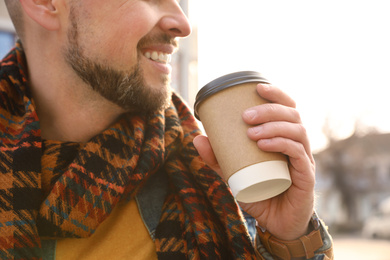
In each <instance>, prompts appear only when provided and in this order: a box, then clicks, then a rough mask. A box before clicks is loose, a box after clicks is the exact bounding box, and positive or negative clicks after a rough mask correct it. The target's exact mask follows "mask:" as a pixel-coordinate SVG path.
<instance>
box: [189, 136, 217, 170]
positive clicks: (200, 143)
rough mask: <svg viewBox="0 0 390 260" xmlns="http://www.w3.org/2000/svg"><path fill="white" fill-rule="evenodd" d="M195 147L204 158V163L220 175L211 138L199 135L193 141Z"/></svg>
mask: <svg viewBox="0 0 390 260" xmlns="http://www.w3.org/2000/svg"><path fill="white" fill-rule="evenodd" d="M193 143H194V146H195V148H196V150H198V153H199V155H200V157H202V159H203V161H204V162H205V163H206V164H207V165H208V166H209V167H210V168H211V169H213V170H214V171H216V172H217V173H218V174H219V175H221V174H220V171H221V169H220V167H219V164H218V161H217V158H216V157H215V154H214V152H213V148H212V147H211V144H210V141H209V138H208V137H207V136H204V135H198V136H196V137H195V138H194V140H193Z"/></svg>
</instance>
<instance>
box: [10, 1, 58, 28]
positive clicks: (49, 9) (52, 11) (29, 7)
mask: <svg viewBox="0 0 390 260" xmlns="http://www.w3.org/2000/svg"><path fill="white" fill-rule="evenodd" d="M15 1H16V0H15ZM19 1H20V3H21V5H22V7H23V9H24V11H25V12H26V14H27V15H28V16H29V17H30V18H31V19H32V20H34V21H35V22H36V23H38V24H39V25H41V26H42V27H44V28H45V29H47V30H49V31H55V30H57V29H59V28H60V20H59V17H58V12H57V8H56V6H55V1H54V0H19Z"/></svg>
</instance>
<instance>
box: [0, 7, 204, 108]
mask: <svg viewBox="0 0 390 260" xmlns="http://www.w3.org/2000/svg"><path fill="white" fill-rule="evenodd" d="M15 1H16V0H15ZM180 5H181V6H182V8H183V10H184V12H185V13H186V14H188V13H189V12H188V11H189V10H188V8H189V7H188V5H189V0H182V1H180ZM130 29H131V28H130ZM197 35H198V34H197V28H196V26H194V27H193V30H192V35H191V36H190V37H187V38H185V39H182V40H181V41H180V49H179V51H178V52H177V53H176V54H174V55H173V58H172V63H171V64H172V67H173V73H172V87H173V88H174V89H175V91H176V92H177V93H179V94H180V95H181V96H182V97H183V98H184V99H185V100H186V101H187V102H188V103H189V105H190V107H191V108H192V107H193V102H194V100H195V95H196V92H197V89H198V70H197V67H198V46H197ZM14 43H15V33H14V27H13V24H12V22H11V20H10V18H9V15H8V12H7V9H6V7H5V3H4V1H0V59H1V58H2V57H4V55H5V54H7V52H8V51H9V50H10V49H11V48H12V46H13V45H14Z"/></svg>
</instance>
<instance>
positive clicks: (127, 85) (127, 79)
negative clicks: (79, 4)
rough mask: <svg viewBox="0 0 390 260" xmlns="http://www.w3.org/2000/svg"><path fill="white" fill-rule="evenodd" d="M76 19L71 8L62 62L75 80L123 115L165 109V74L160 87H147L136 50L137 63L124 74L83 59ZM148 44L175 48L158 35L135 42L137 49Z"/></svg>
mask: <svg viewBox="0 0 390 260" xmlns="http://www.w3.org/2000/svg"><path fill="white" fill-rule="evenodd" d="M76 18H77V17H76V12H75V10H74V9H71V12H70V15H69V19H70V21H71V23H72V24H71V27H70V29H69V31H68V46H67V48H66V49H65V59H66V61H67V63H68V64H69V65H70V66H71V67H72V69H73V70H74V71H75V72H76V74H77V75H78V77H79V78H81V79H82V80H83V81H84V82H85V83H87V84H88V85H89V86H90V87H91V89H92V90H94V91H95V92H97V93H98V94H99V95H100V96H102V97H104V98H105V99H107V100H109V101H111V102H112V103H114V104H116V105H118V106H119V107H121V108H122V109H124V110H125V111H127V112H131V113H134V114H141V115H147V116H149V115H151V114H153V113H154V112H156V111H157V110H160V109H165V108H167V107H168V106H169V104H170V100H171V95H172V90H171V87H170V77H169V76H168V75H162V76H161V82H162V83H163V85H164V87H162V88H159V89H156V88H153V86H150V85H148V84H147V83H146V81H145V79H144V76H143V72H142V68H141V66H140V55H142V54H141V52H140V51H138V56H137V63H136V64H135V65H133V67H132V68H130V69H129V70H128V71H120V70H116V69H113V68H111V67H110V66H109V65H108V64H103V63H101V62H98V61H96V60H92V59H91V58H88V57H86V56H85V54H84V51H83V48H82V47H81V46H80V45H79V43H78V26H77V19H76ZM150 42H154V43H155V42H160V43H171V44H174V45H175V46H176V45H177V43H176V41H175V40H174V39H172V38H171V37H170V36H168V35H165V34H162V35H159V36H156V37H144V38H143V39H141V41H140V42H139V44H138V46H137V49H138V50H140V47H142V46H143V45H145V44H148V43H150ZM92 48H93V47H92Z"/></svg>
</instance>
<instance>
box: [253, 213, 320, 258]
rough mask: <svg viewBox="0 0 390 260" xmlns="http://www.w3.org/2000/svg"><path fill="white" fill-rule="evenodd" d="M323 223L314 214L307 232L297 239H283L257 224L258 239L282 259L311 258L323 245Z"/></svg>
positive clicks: (270, 251) (271, 252)
mask: <svg viewBox="0 0 390 260" xmlns="http://www.w3.org/2000/svg"><path fill="white" fill-rule="evenodd" d="M320 226H321V223H320V221H319V219H318V217H317V215H316V214H313V216H312V218H311V219H310V224H309V225H308V229H307V233H306V234H303V235H302V236H301V237H299V238H297V239H295V240H282V239H279V238H277V237H276V236H274V235H272V234H271V233H269V232H268V231H267V230H265V229H264V228H261V227H259V226H257V232H258V239H259V240H260V242H261V244H262V245H263V246H264V247H265V249H266V250H267V251H268V252H269V253H270V254H272V255H275V256H277V257H279V258H281V259H310V258H312V257H314V255H315V251H316V250H318V249H319V248H321V247H322V246H323V240H322V237H321V233H320Z"/></svg>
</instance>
